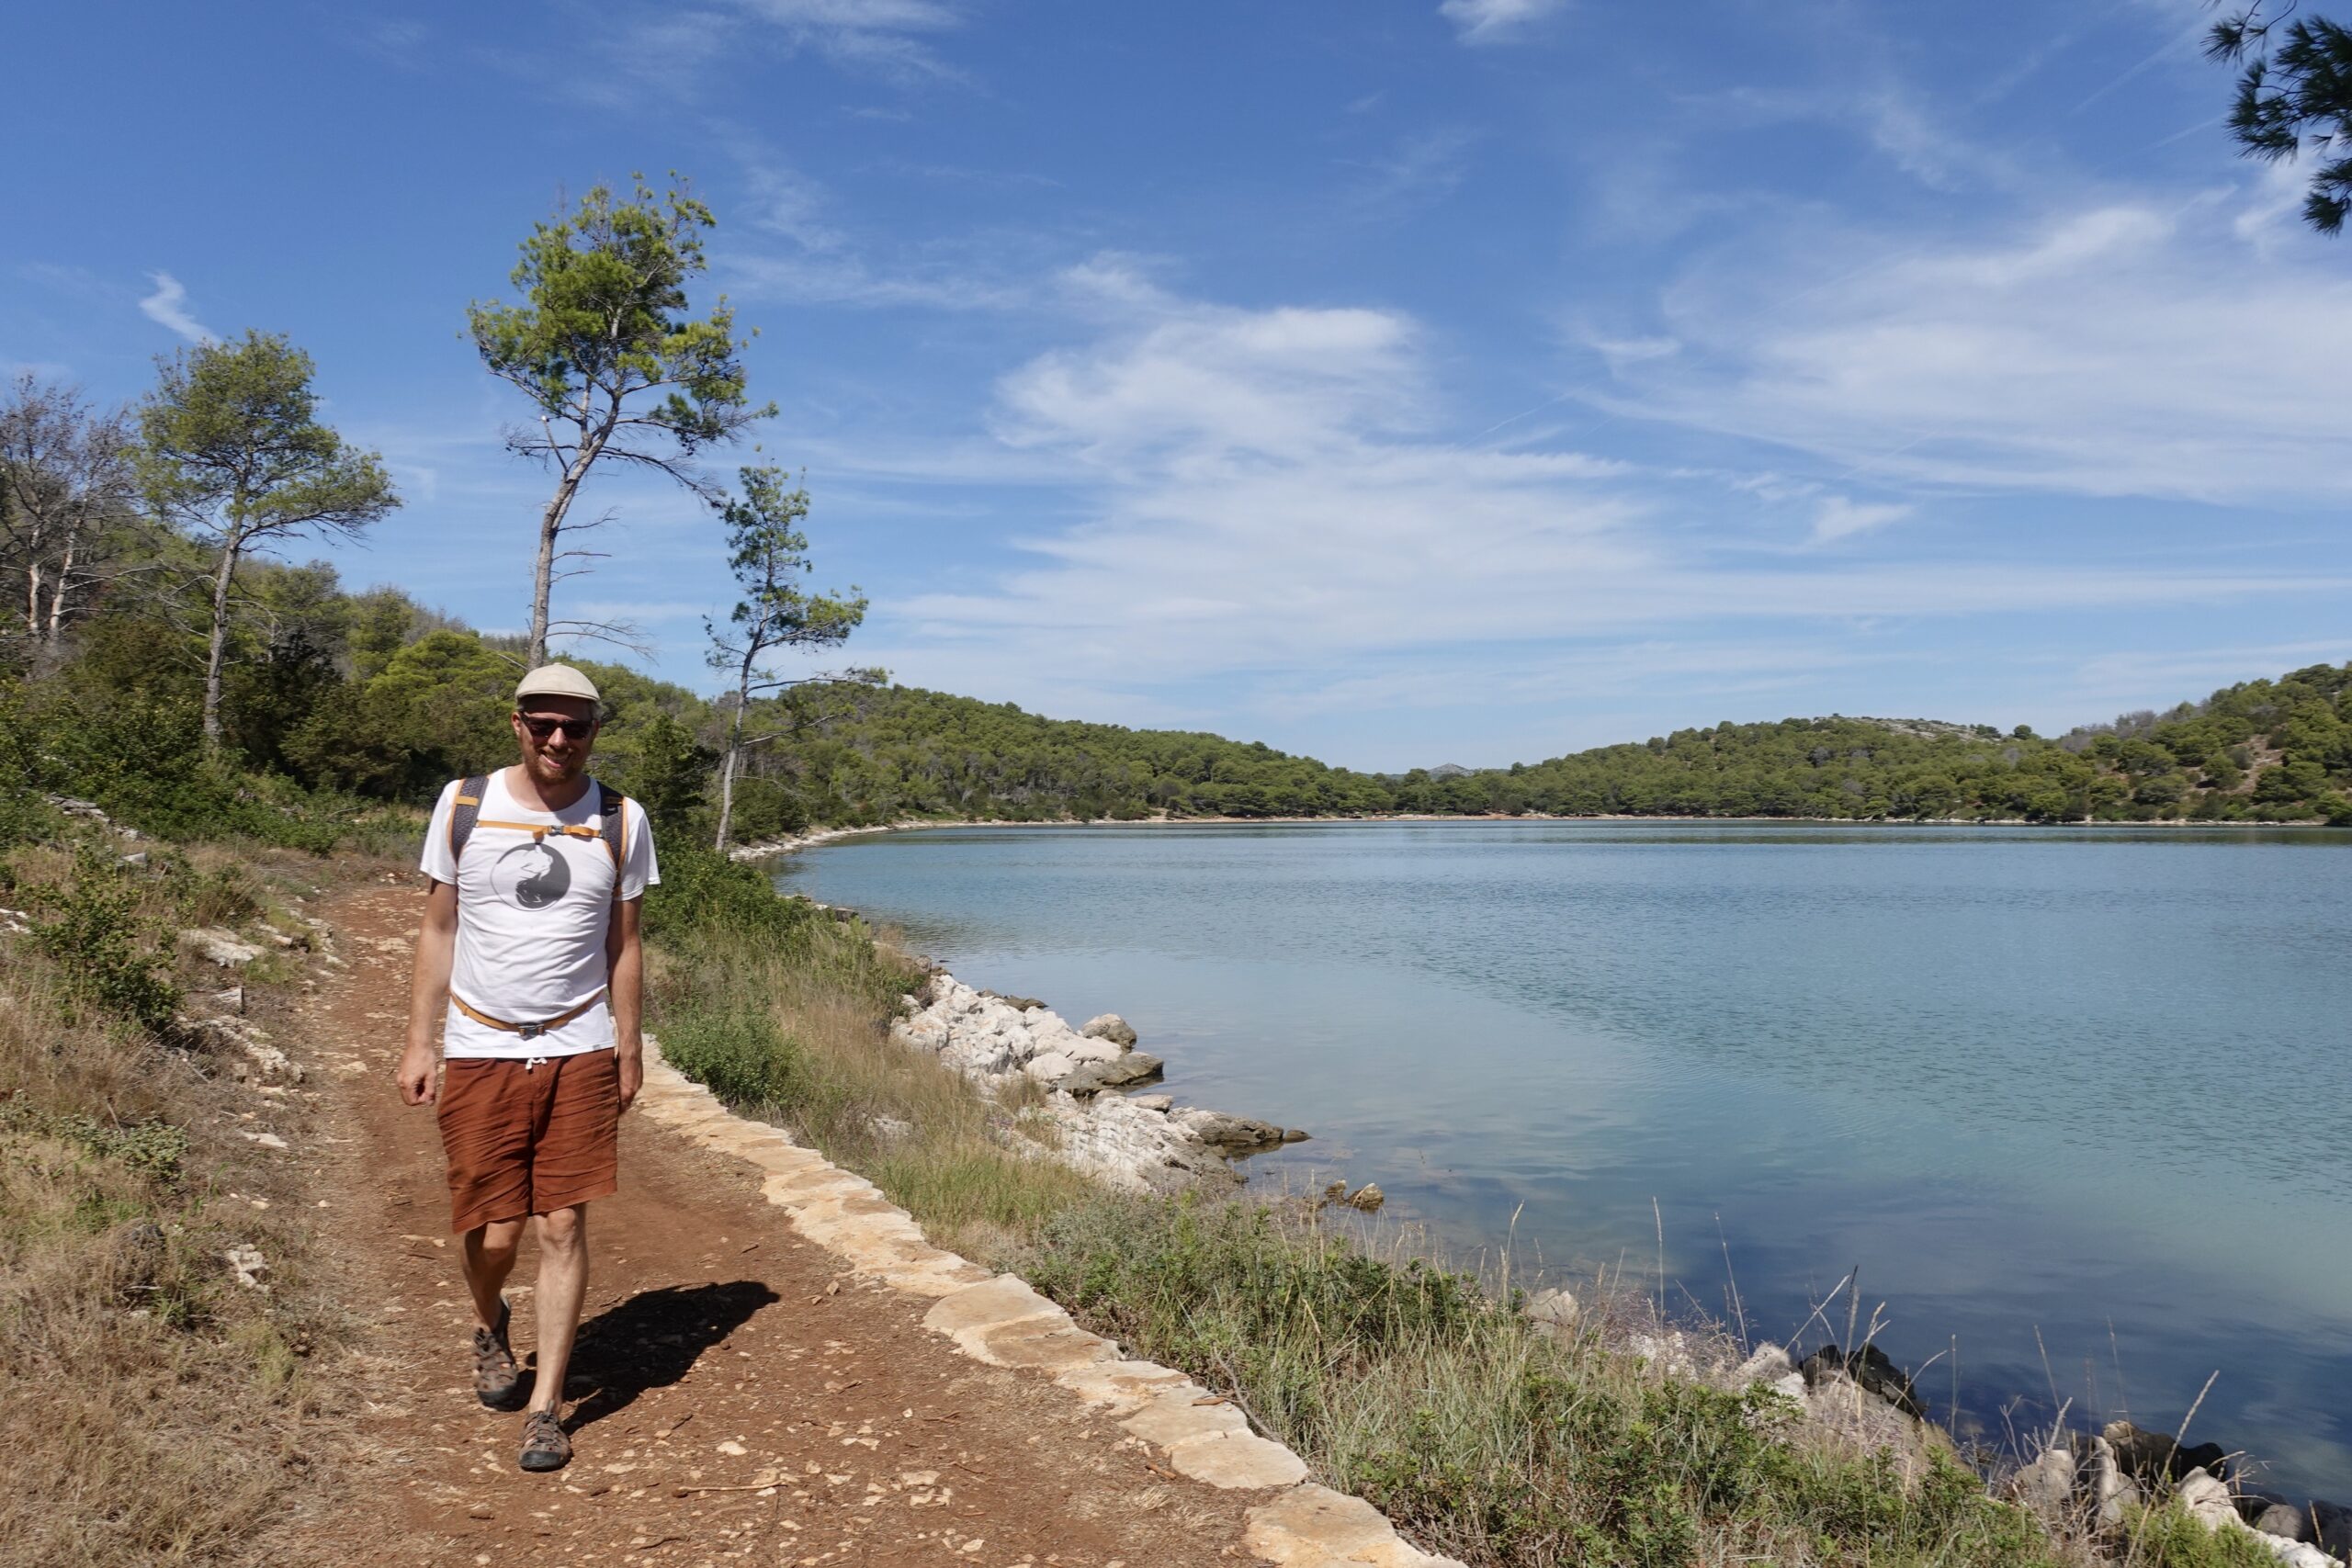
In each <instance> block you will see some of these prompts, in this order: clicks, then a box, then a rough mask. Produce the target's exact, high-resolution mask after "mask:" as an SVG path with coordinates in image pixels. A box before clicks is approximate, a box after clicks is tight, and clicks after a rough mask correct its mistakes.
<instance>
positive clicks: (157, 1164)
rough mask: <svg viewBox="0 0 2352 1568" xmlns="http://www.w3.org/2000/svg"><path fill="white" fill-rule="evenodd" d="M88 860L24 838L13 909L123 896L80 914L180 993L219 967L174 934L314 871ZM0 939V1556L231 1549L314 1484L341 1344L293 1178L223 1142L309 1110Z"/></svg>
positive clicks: (78, 1562) (279, 1159)
mask: <svg viewBox="0 0 2352 1568" xmlns="http://www.w3.org/2000/svg"><path fill="white" fill-rule="evenodd" d="M103 848H104V852H103V853H102V854H99V855H96V856H92V855H85V856H84V857H83V858H82V859H81V860H80V862H79V863H77V861H76V858H75V856H74V854H73V853H72V852H69V851H68V850H66V849H65V848H63V847H61V846H54V845H49V846H32V847H28V848H24V849H20V850H19V851H18V852H17V854H16V855H15V856H14V857H12V860H11V863H10V865H9V867H8V870H9V873H10V874H11V876H12V879H13V888H12V890H11V892H10V893H9V895H8V901H9V902H10V903H11V904H12V906H15V907H30V908H33V910H34V912H35V914H36V915H37V916H39V915H40V914H42V913H43V912H44V910H47V911H50V912H52V913H53V912H55V911H56V910H58V909H59V908H61V903H60V900H61V899H62V898H65V897H71V896H72V895H73V893H74V889H75V887H76V885H77V884H87V883H90V882H91V881H92V879H96V881H98V882H100V883H103V884H104V886H97V887H96V888H93V887H91V886H84V887H83V888H82V891H83V892H85V893H88V892H93V891H95V892H96V893H101V894H105V895H107V897H111V898H112V899H113V902H112V903H111V904H103V901H102V900H90V901H85V904H84V906H83V908H85V912H86V910H88V909H90V908H101V907H102V905H103V908H107V909H112V910H113V914H112V915H111V916H109V917H107V918H108V919H110V920H111V921H112V923H113V925H114V926H117V927H119V928H120V929H119V931H114V933H113V935H112V937H110V938H109V939H108V940H109V941H113V942H115V944H116V946H117V947H118V948H119V950H120V951H121V952H124V953H130V954H132V955H133V957H134V958H142V957H143V958H144V959H146V960H152V961H153V963H152V971H151V977H152V978H155V979H159V980H168V981H170V982H172V983H174V984H175V986H177V987H180V988H184V989H187V990H190V991H195V990H201V989H205V988H212V987H218V986H220V984H221V978H220V971H218V970H215V969H211V968H210V967H209V965H206V966H204V968H203V969H202V970H198V969H197V968H195V967H190V966H188V964H189V961H187V960H185V959H183V958H181V957H180V956H179V955H177V954H175V953H174V952H173V950H172V947H171V934H172V932H173V931H174V930H175V928H176V927H179V926H185V925H191V924H231V925H234V924H240V923H245V922H249V921H251V920H252V919H254V917H256V916H257V915H259V914H261V913H263V912H264V911H265V910H266V909H267V908H271V907H272V906H273V905H277V906H278V907H280V908H282V901H283V900H288V899H290V898H291V897H293V896H294V894H295V893H296V891H298V890H300V889H301V888H304V887H307V886H309V880H310V879H311V878H314V877H316V876H317V875H319V874H321V869H322V868H321V866H320V863H318V862H317V861H315V860H314V859H311V858H310V857H306V856H288V857H286V861H285V863H284V864H283V865H277V866H271V865H267V864H265V862H267V861H269V860H271V859H273V858H274V857H270V856H261V857H254V856H240V855H239V854H237V853H236V852H233V851H231V850H227V849H207V850H201V851H198V852H193V853H192V854H190V855H188V856H185V857H183V856H180V855H176V854H175V853H173V852H169V851H166V850H164V849H162V848H161V847H160V846H158V847H153V848H152V849H151V850H150V853H151V863H150V864H149V865H148V866H147V867H145V868H136V869H134V868H122V869H120V870H115V869H112V862H113V856H114V853H115V852H116V849H117V846H111V845H108V846H104V847H103ZM281 923H286V922H284V921H283V920H282V919H281ZM75 929H76V931H77V932H79V933H80V937H78V938H77V939H76V940H80V939H81V938H86V937H87V935H88V933H89V932H90V931H92V930H95V929H96V926H95V925H94V924H93V923H92V921H91V920H85V921H84V922H83V923H82V924H81V925H80V926H77V927H76V928H75ZM298 929H299V928H298ZM118 939H119V940H118ZM5 943H6V944H5V946H0V1451H5V1452H6V1453H7V1455H8V1457H9V1461H10V1462H9V1466H8V1469H9V1484H8V1485H7V1486H6V1487H5V1488H0V1562H6V1563H8V1564H16V1563H25V1564H31V1563H40V1564H44V1565H57V1568H119V1565H120V1568H128V1565H130V1564H147V1563H156V1562H216V1561H232V1560H235V1559H236V1558H238V1557H240V1556H241V1555H243V1553H244V1552H246V1551H248V1550H249V1549H250V1548H251V1546H252V1544H253V1542H254V1539H255V1538H256V1536H257V1535H258V1534H259V1533H261V1532H263V1531H264V1530H265V1529H266V1526H267V1525H268V1524H269V1523H270V1521H271V1520H272V1519H273V1518H274V1517H277V1515H278V1514H279V1513H280V1512H281V1510H282V1508H283V1506H284V1505H285V1504H286V1503H287V1501H288V1497H289V1494H290V1493H291V1492H292V1491H293V1490H294V1489H295V1488H297V1487H299V1486H300V1484H301V1483H302V1482H303V1480H304V1479H305V1477H306V1476H307V1475H308V1474H309V1473H310V1472H311V1466H312V1463H313V1455H312V1450H313V1448H314V1435H313V1432H312V1429H311V1427H312V1423H313V1420H314V1418H315V1416H317V1415H318V1414H319V1412H320V1409H321V1398H322V1394H321V1391H322V1386H323V1382H322V1377H321V1376H320V1374H319V1373H318V1372H316V1371H313V1370H312V1369H313V1367H314V1366H315V1365H316V1363H317V1362H318V1360H319V1359H322V1358H321V1356H320V1354H319V1353H320V1352H322V1351H323V1350H327V1349H330V1348H332V1347H333V1346H334V1344H335V1343H336V1342H337V1341H338V1339H339V1337H340V1329H339V1327H338V1324H339V1314H338V1313H337V1311H336V1309H335V1308H334V1306H333V1304H332V1303H331V1300H330V1292H328V1291H327V1290H326V1289H325V1288H324V1283H325V1282H324V1281H320V1280H313V1278H312V1277H311V1276H312V1274H313V1273H314V1271H315V1270H316V1269H317V1268H318V1264H317V1260H316V1259H315V1258H313V1256H312V1255H311V1252H310V1250H309V1243H308V1239H307V1237H306V1235H305V1234H304V1229H303V1224H302V1221H301V1219H300V1212H301V1202H300V1192H299V1190H298V1187H299V1178H298V1177H297V1176H296V1175H295V1174H294V1171H293V1168H292V1167H291V1166H290V1163H289V1162H288V1160H287V1156H284V1155H279V1154H273V1153H271V1152H269V1151H266V1150H263V1149H260V1148H258V1147H256V1146H255V1145H254V1144H252V1143H250V1142H248V1141H247V1140H245V1139H243V1138H242V1137H239V1136H238V1135H237V1129H238V1128H240V1127H241V1126H245V1125H250V1124H251V1123H247V1122H243V1117H245V1116H248V1115H253V1114H255V1113H256V1112H260V1113H262V1114H263V1115H265V1116H266V1121H267V1123H268V1124H269V1125H271V1126H273V1127H274V1128H276V1129H277V1130H278V1131H279V1132H281V1133H282V1134H286V1135H287V1136H288V1137H289V1138H292V1139H297V1140H299V1138H300V1127H301V1122H302V1112H301V1111H300V1108H299V1105H298V1104H297V1103H296V1102H294V1101H293V1100H291V1098H290V1097H289V1098H288V1099H284V1100H275V1101H266V1100H264V1099H263V1097H261V1096H259V1095H257V1094H256V1093H255V1092H254V1090H253V1089H248V1088H245V1087H243V1086H242V1085H239V1084H238V1083H236V1082H235V1081H234V1080H233V1078H232V1076H231V1075H230V1074H229V1073H228V1072H227V1071H226V1067H227V1064H226V1063H223V1062H221V1061H219V1060H217V1059H214V1058H212V1057H210V1056H209V1055H207V1054H206V1053H205V1051H204V1050H203V1049H201V1048H200V1047H198V1046H193V1045H190V1044H188V1043H180V1044H178V1045H166V1044H165V1043H163V1042H162V1041H160V1040H159V1039H158V1038H157V1037H156V1036H155V1035H153V1034H152V1033H150V1032H148V1031H146V1030H145V1029H143V1028H141V1026H139V1025H138V1024H136V1023H133V1022H131V1021H128V1020H126V1019H124V1018H123V1017H121V1016H119V1013H118V1012H115V1011H112V1010H109V1008H108V1006H107V1001H106V998H105V997H104V995H102V994H101V992H100V991H98V990H96V989H94V988H93V987H92V985H91V983H90V976H89V973H88V970H89V967H90V964H89V963H87V962H79V961H77V954H76V953H74V952H73V951H70V950H69V951H51V952H44V951H43V943H42V942H40V940H39V939H35V938H26V937H16V938H10V939H5ZM55 945H56V943H55V941H54V940H52V942H51V946H52V948H54V947H55ZM109 962H111V960H109ZM262 1005H263V1007H264V1008H265V1009H266V1008H267V1007H268V1006H270V1005H272V1004H271V1003H269V1002H268V1001H267V1000H266V999H265V1000H264V1001H263V1004H262ZM262 1204H266V1205H267V1207H266V1208H265V1207H262V1206H260V1205H262ZM238 1245H246V1246H251V1247H255V1248H257V1249H258V1250H259V1252H260V1253H261V1254H262V1256H263V1257H264V1258H266V1260H267V1264H268V1272H267V1274H266V1279H267V1280H268V1283H269V1289H268V1291H267V1292H258V1291H254V1290H250V1289H247V1288H245V1287H243V1286H241V1285H239V1284H238V1283H236V1282H235V1280H234V1278H233V1276H232V1270H231V1269H230V1268H229V1267H228V1265H227V1263H226V1261H225V1259H224V1257H223V1255H224V1254H225V1253H226V1252H227V1250H228V1249H229V1248H230V1247H232V1246H238Z"/></svg>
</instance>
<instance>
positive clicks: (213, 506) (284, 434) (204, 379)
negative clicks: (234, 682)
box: [139, 332, 400, 749]
mask: <svg viewBox="0 0 2352 1568" xmlns="http://www.w3.org/2000/svg"><path fill="white" fill-rule="evenodd" d="M317 411H318V395H317V394H316V393H315V392H313V391H312V390H311V356H310V355H307V354H305V353H303V352H302V351H301V350H300V349H299V348H296V347H294V346H293V345H292V344H288V342H287V341H286V339H285V338H283V337H281V336H278V335H277V334H276V333H256V332H249V333H246V334H245V335H244V336H243V338H242V339H240V340H238V341H235V342H232V343H207V344H198V346H196V347H195V348H191V349H184V350H182V351H181V352H180V353H179V354H178V355H175V357H173V358H170V359H166V360H164V361H162V362H160V374H159V376H158V378H157V380H156V385H155V389H154V390H153V392H150V393H149V394H148V396H147V400H146V402H145V404H144V405H143V406H142V407H141V410H140V417H139V425H140V434H141V436H142V438H143V441H144V446H143V448H142V450H141V453H140V457H139V464H140V478H141V484H142V486H143V488H144V489H145V491H146V493H147V499H148V501H149V502H151V503H152V504H153V506H154V508H155V510H156V511H157V513H160V514H161V515H163V516H164V517H166V518H168V519H170V520H171V521H172V522H174V523H175V524H177V525H179V526H180V527H181V528H183V529H184V530H186V531H187V534H188V536H190V537H191V538H193V539H195V540H196V541H197V542H198V544H200V545H202V546H203V547H205V548H206V549H207V550H208V551H209V553H210V554H211V556H212V566H211V578H212V584H211V602H212V627H211V636H210V637H209V640H208V642H207V644H206V649H205V662H204V739H205V744H206V745H207V746H209V747H213V748H216V749H217V748H218V747H219V746H220V664H221V659H222V656H223V654H224V652H225V651H226V649H227V648H228V642H229V621H230V615H231V613H232V604H231V590H232V588H233V586H234V584H235V582H236V576H237V564H238V562H240V561H242V560H243V559H244V558H245V557H247V556H248V555H253V554H256V553H263V554H266V553H268V552H270V551H272V550H274V549H277V548H278V547H282V546H284V545H286V544H288V543H290V542H291V541H293V540H294V539H297V538H301V537H306V536H317V535H321V534H325V535H342V536H346V537H348V536H356V535H358V534H360V533H361V532H363V531H364V530H365V529H366V528H367V527H368V525H369V524H371V523H374V522H376V521H378V520H379V519H380V518H382V517H384V516H385V515H386V514H388V513H390V512H391V511H392V510H393V509H394V508H395V507H397V506H398V505H399V504H400V497H399V496H398V495H397V494H395V493H394V491H393V490H392V484H391V480H390V479H388V478H386V477H385V474H384V466H383V461H382V459H380V458H379V457H377V456H376V454H375V453H373V452H365V451H361V450H359V449H358V448H356V447H353V446H346V445H345V442H344V439H343V437H342V436H340V435H338V434H335V433H334V430H333V429H331V428H330V427H328V426H327V425H324V424H322V423H319V420H318V417H317Z"/></svg>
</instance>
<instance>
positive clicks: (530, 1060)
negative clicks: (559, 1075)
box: [523, 1056, 548, 1073]
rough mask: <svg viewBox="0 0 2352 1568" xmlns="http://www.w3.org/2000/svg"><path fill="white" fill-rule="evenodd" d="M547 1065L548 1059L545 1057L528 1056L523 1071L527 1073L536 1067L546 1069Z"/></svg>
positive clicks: (524, 1060)
mask: <svg viewBox="0 0 2352 1568" xmlns="http://www.w3.org/2000/svg"><path fill="white" fill-rule="evenodd" d="M547 1065H548V1059H547V1058H546V1057H545V1056H526V1057H524V1058H523V1070H524V1071H525V1072H526V1073H527V1072H529V1071H530V1070H531V1069H532V1068H534V1067H544V1066H547Z"/></svg>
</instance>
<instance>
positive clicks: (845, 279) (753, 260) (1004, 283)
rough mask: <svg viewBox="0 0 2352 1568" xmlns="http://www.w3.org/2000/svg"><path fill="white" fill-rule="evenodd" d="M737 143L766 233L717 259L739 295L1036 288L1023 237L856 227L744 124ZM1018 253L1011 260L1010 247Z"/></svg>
mask: <svg viewBox="0 0 2352 1568" xmlns="http://www.w3.org/2000/svg"><path fill="white" fill-rule="evenodd" d="M726 140H727V141H729V143H730V150H731V151H732V152H734V154H735V157H736V159H737V162H738V163H739V164H741V168H742V171H743V179H744V183H745V185H746V186H747V187H748V188H749V192H750V197H751V201H750V214H751V215H750V218H749V220H748V227H749V229H750V230H751V231H752V233H754V234H755V235H757V236H759V239H758V240H757V241H756V242H754V243H752V244H743V243H737V244H733V245H730V246H729V247H728V248H727V249H726V250H725V251H723V252H722V253H721V254H720V255H719V256H718V260H717V266H718V270H719V271H720V273H721V274H722V276H724V277H725V279H726V281H727V283H728V286H729V288H730V290H731V291H732V292H734V293H735V294H737V295H739V296H741V297H742V298H744V299H776V300H784V301H788V302H790V303H794V304H823V305H855V306H869V307H888V306H919V307H922V308H926V309H933V310H1006V309H1010V308H1012V307H1014V306H1016V305H1019V304H1021V303H1023V301H1024V300H1025V299H1027V298H1028V297H1029V294H1030V292H1031V283H1032V279H1033V278H1034V276H1035V266H1034V265H1024V264H1028V263H1031V262H1033V261H1034V257H1033V256H1031V255H1030V254H1027V253H1028V251H1029V248H1030V247H1029V243H1028V241H1027V240H1026V239H1025V237H1021V236H1014V235H1011V234H1007V233H1001V232H995V233H987V234H982V235H978V236H974V237H970V238H967V239H966V240H964V241H961V242H950V241H946V240H931V241H925V242H921V243H912V244H910V243H905V242H885V241H876V240H874V239H871V238H869V237H867V236H865V235H863V234H862V233H860V232H859V231H857V230H856V228H855V226H854V224H853V223H852V222H851V221H850V220H847V219H845V218H844V217H843V216H842V214H841V213H840V211H839V209H838V204H837V203H836V201H835V200H834V197H833V195H832V193H831V191H830V190H829V189H827V188H826V186H824V185H822V184H821V183H820V182H819V181H817V180H815V179H812V178H810V177H809V175H806V174H804V173H802V172H801V171H800V170H798V169H797V168H794V167H792V166H790V165H788V164H784V163H782V162H780V161H779V160H778V159H776V158H775V156H774V154H773V153H772V152H770V151H769V149H768V148H767V147H766V146H765V145H763V143H762V142H761V141H758V140H757V139H756V138H754V137H752V136H750V135H748V134H746V133H743V132H741V131H740V130H735V131H729V132H728V133H727V135H726ZM1007 252H1012V253H1015V256H1014V257H1013V259H1012V260H1008V258H1007V256H1006V254H1005V253H1007Z"/></svg>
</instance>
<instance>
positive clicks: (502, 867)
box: [490, 841, 571, 909]
mask: <svg viewBox="0 0 2352 1568" xmlns="http://www.w3.org/2000/svg"><path fill="white" fill-rule="evenodd" d="M490 886H491V887H492V890H494V891H495V892H496V893H497V894H498V896H499V897H501V898H503V899H505V900H506V902H508V903H509V904H512V905H514V906H515V908H518V909H544V908H547V907H548V905H550V904H552V903H555V902H556V901H557V900H558V899H560V898H561V897H563V896H564V895H565V894H567V893H569V892H571V863H570V862H569V861H567V860H566V859H565V858H564V856H563V854H562V852H560V851H559V850H558V849H556V848H555V846H554V845H552V844H546V843H540V842H537V841H534V842H531V843H527V844H517V845H515V847H514V848H513V849H511V850H508V851H507V852H505V853H504V854H503V855H501V856H499V857H498V860H497V862H496V863H494V864H492V866H491V868H490Z"/></svg>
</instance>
